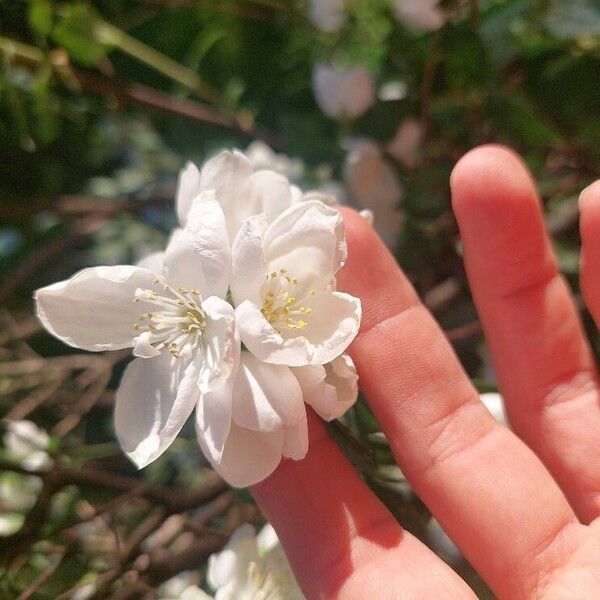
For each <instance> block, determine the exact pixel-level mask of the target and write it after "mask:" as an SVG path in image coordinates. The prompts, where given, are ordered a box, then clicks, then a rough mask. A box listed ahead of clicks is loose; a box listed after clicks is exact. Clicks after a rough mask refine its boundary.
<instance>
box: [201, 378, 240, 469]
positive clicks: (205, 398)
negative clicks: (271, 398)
mask: <svg viewBox="0 0 600 600" xmlns="http://www.w3.org/2000/svg"><path fill="white" fill-rule="evenodd" d="M234 382H235V374H232V375H231V376H230V377H229V378H228V379H227V380H225V382H223V383H222V384H221V385H220V386H219V387H217V388H216V389H214V390H212V391H210V392H207V393H206V394H202V396H201V398H200V401H199V402H198V408H197V409H196V433H197V435H198V438H202V447H203V448H204V451H205V453H206V454H207V458H209V460H210V461H211V462H213V463H216V464H218V463H220V462H221V458H222V456H223V449H224V448H225V442H226V441H227V437H228V436H229V430H230V429H231V402H232V398H233V385H234Z"/></svg>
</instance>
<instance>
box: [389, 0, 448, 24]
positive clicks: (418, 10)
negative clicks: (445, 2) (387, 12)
mask: <svg viewBox="0 0 600 600" xmlns="http://www.w3.org/2000/svg"><path fill="white" fill-rule="evenodd" d="M439 4H440V0H392V8H393V10H394V12H395V14H396V18H397V19H398V20H399V21H401V22H402V23H404V25H406V26H407V27H408V28H410V29H417V30H420V31H434V30H436V29H439V28H440V27H441V26H442V25H443V24H444V21H445V16H444V13H443V11H442V10H441V8H440V6H439Z"/></svg>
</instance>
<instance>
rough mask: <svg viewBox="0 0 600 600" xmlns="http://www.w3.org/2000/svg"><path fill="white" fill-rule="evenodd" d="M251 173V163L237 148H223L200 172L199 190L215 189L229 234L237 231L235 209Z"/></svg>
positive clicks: (231, 235) (232, 237)
mask: <svg viewBox="0 0 600 600" xmlns="http://www.w3.org/2000/svg"><path fill="white" fill-rule="evenodd" d="M250 175H252V164H251V163H250V161H249V160H248V159H247V158H246V157H245V156H244V155H243V154H242V153H241V152H238V151H237V150H234V151H233V152H230V151H229V150H225V151H223V152H220V153H219V154H217V155H216V156H214V157H213V158H211V159H209V160H208V161H207V162H206V163H205V165H204V166H203V167H202V172H201V173H200V190H215V192H216V195H217V200H218V201H219V203H220V204H221V207H222V208H223V212H224V213H225V216H226V217H227V227H228V231H229V236H230V238H231V239H234V237H235V234H236V233H237V220H236V210H237V209H238V202H239V200H241V199H240V191H241V190H242V187H243V185H244V183H245V182H246V179H248V177H250Z"/></svg>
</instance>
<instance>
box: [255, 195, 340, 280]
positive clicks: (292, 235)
mask: <svg viewBox="0 0 600 600" xmlns="http://www.w3.org/2000/svg"><path fill="white" fill-rule="evenodd" d="M263 253H264V257H265V261H266V264H267V268H268V269H269V270H272V271H277V270H279V269H280V268H285V269H287V270H288V271H289V272H290V274H293V276H294V277H296V278H297V279H298V280H299V281H300V283H301V284H303V283H304V285H306V286H308V287H310V286H312V285H313V282H314V281H319V280H320V281H323V282H324V283H325V285H327V284H329V282H330V280H331V278H332V277H333V276H334V275H335V273H336V272H337V271H338V269H340V268H341V267H342V266H343V264H344V262H345V261H346V256H347V247H346V238H345V231H344V222H343V220H342V216H341V214H340V213H339V212H338V211H337V210H335V209H333V208H331V207H329V206H325V204H323V203H322V202H320V201H318V200H307V201H305V202H299V203H297V204H294V205H292V206H291V207H290V208H289V209H287V210H286V211H284V212H283V213H282V214H281V215H279V217H278V218H277V219H275V221H273V223H272V224H271V225H270V226H269V227H268V229H267V230H266V231H265V233H264V237H263Z"/></svg>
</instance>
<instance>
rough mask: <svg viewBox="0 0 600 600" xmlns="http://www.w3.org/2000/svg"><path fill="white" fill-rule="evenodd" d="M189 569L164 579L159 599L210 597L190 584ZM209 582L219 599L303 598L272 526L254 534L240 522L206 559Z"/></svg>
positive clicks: (208, 599)
mask: <svg viewBox="0 0 600 600" xmlns="http://www.w3.org/2000/svg"><path fill="white" fill-rule="evenodd" d="M191 579H192V576H191V573H190V572H183V573H180V574H179V575H177V576H176V577H173V578H172V579H170V580H169V581H166V582H165V583H164V584H163V585H161V587H160V588H159V589H158V594H159V598H160V599H161V600H210V599H211V598H212V596H209V595H208V594H206V593H205V592H204V591H203V590H201V589H200V588H199V587H198V586H197V585H195V584H194V583H192V582H191V581H190V580H191ZM206 579H207V582H208V585H209V586H210V587H211V588H212V589H213V590H214V591H215V596H214V598H216V599H218V600H304V595H303V594H302V592H301V591H300V588H299V587H298V583H297V582H296V579H295V577H294V574H293V572H292V569H291V567H290V564H289V562H288V560H287V557H286V555H285V553H284V551H283V548H282V547H281V543H280V542H279V539H278V538H277V534H276V533H275V530H274V529H273V527H272V526H271V525H269V524H268V523H267V525H265V526H264V527H263V528H262V529H261V530H260V532H259V533H258V534H257V533H256V530H255V529H254V527H252V525H248V524H245V525H242V526H241V527H239V528H238V529H237V530H236V531H235V532H234V533H233V535H232V536H231V538H230V540H229V542H228V543H227V545H226V546H225V548H223V550H222V551H221V552H219V553H218V554H213V555H212V556H210V558H209V560H208V570H207V573H206Z"/></svg>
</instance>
